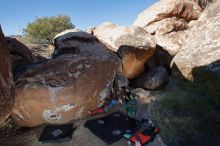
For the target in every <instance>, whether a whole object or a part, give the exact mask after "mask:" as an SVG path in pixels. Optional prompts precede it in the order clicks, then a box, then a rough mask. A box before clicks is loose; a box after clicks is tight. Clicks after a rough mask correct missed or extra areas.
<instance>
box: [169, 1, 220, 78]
mask: <svg viewBox="0 0 220 146" xmlns="http://www.w3.org/2000/svg"><path fill="white" fill-rule="evenodd" d="M219 7H220V2H219V1H216V2H213V3H212V4H210V5H209V6H208V7H207V8H206V9H205V10H204V11H203V13H202V14H201V16H200V18H199V20H198V21H197V22H196V24H195V25H194V27H193V28H192V29H191V30H190V31H189V32H188V38H187V40H186V41H185V43H184V45H183V46H182V49H181V51H180V52H179V53H178V54H177V55H176V56H175V58H174V59H173V63H175V64H176V66H177V67H178V69H179V70H180V71H181V73H182V74H183V75H184V76H185V77H186V78H189V79H192V78H193V75H192V70H193V69H194V68H196V67H201V66H207V65H209V64H211V63H214V62H216V61H219V59H220V38H219V36H220V15H219V14H220V9H219Z"/></svg>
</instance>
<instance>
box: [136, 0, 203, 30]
mask: <svg viewBox="0 0 220 146" xmlns="http://www.w3.org/2000/svg"><path fill="white" fill-rule="evenodd" d="M200 12H201V8H200V6H198V5H197V3H196V2H193V1H191V0H184V1H182V0H175V1H174V0H161V1H159V2H157V3H155V4H154V5H152V6H150V7H149V8H148V9H146V10H145V11H143V12H142V13H140V14H139V15H138V17H137V19H136V20H135V22H134V26H139V27H145V26H148V25H150V24H151V23H153V22H157V21H160V20H162V19H164V18H170V17H176V18H180V19H184V20H186V21H190V20H195V19H197V18H198V17H199V14H200Z"/></svg>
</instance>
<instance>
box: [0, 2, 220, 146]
mask: <svg viewBox="0 0 220 146" xmlns="http://www.w3.org/2000/svg"><path fill="white" fill-rule="evenodd" d="M219 7H220V1H218V0H213V1H212V0H184V1H183V0H175V1H174V0H160V1H158V2H156V3H155V4H153V5H152V6H150V7H149V8H147V9H146V10H144V11H143V12H141V13H140V14H139V15H138V16H137V18H136V20H135V21H134V23H133V26H129V27H126V26H120V25H117V24H113V23H111V22H104V23H102V24H101V25H99V26H97V27H94V28H92V29H88V30H86V31H82V30H78V29H71V30H66V31H64V32H62V33H60V34H57V36H55V37H54V47H53V46H50V47H48V48H47V47H44V46H39V45H36V44H27V43H26V42H24V41H22V40H21V39H19V38H12V37H4V35H3V32H2V31H0V52H1V55H0V60H1V61H0V67H1V70H0V77H1V80H0V125H1V124H2V123H4V121H6V119H10V120H11V121H13V123H14V124H15V125H16V126H19V127H34V126H38V125H41V124H45V123H52V124H61V123H66V122H70V121H71V120H75V119H81V118H83V117H86V116H88V113H87V111H88V110H91V109H95V108H97V107H98V105H99V104H100V103H101V102H102V101H103V99H105V98H107V97H109V96H110V94H111V92H114V93H116V94H117V93H120V91H121V87H122V86H120V85H119V83H120V82H123V81H127V79H128V80H129V83H125V84H124V85H123V86H129V87H130V88H131V89H135V88H143V89H145V90H149V91H150V92H152V93H155V92H157V93H159V94H160V93H161V94H163V93H164V92H163V91H174V90H176V91H177V90H178V91H179V90H182V91H187V94H186V95H187V96H188V95H189V96H191V95H192V94H191V93H190V92H191V91H189V90H187V87H186V86H180V85H179V84H174V83H173V82H178V83H179V82H181V83H182V81H184V82H187V83H188V82H189V84H187V86H188V87H191V85H192V84H193V86H200V87H201V89H204V88H203V85H205V87H207V88H205V90H206V91H207V92H205V93H212V94H207V96H210V97H213V98H212V101H209V100H207V102H205V105H207V103H208V105H207V106H211V107H210V108H213V111H212V112H214V113H215V112H217V111H219V110H220V108H219V104H218V103H220V102H219V101H220V100H219V99H218V98H219V97H217V96H218V95H220V94H218V93H219V90H217V89H216V88H215V87H219V86H220V84H219V82H217V81H219V79H220V9H219ZM13 77H14V79H13ZM174 78H175V79H174ZM197 81H198V82H197ZM206 81H208V82H209V83H208V84H206V83H207V82H206ZM210 81H212V82H211V83H210ZM215 81H216V82H215ZM116 83H118V84H116ZM197 83H198V84H197ZM210 84H212V85H215V86H214V87H213V86H209V85H210ZM209 87H212V89H209ZM184 88H185V89H184ZM193 89H194V87H193ZM182 91H181V92H178V95H177V96H179V95H180V94H182V93H183V92H182ZM166 93H167V92H166ZM169 93H171V94H169V95H168V96H170V97H174V96H176V95H175V94H176V92H175V94H173V93H174V92H169ZM200 93H203V92H200V90H199V89H198V92H197V88H196V91H195V92H194V91H193V95H194V94H195V96H196V100H195V99H194V98H192V100H195V101H197V102H199V103H200V102H203V98H201V100H200V98H199V97H200V95H199V94H200ZM117 95H118V96H119V95H120V94H117ZM164 95H165V94H164ZM203 95H204V94H202V96H203ZM197 97H198V98H197ZM165 99H166V98H161V101H163V102H160V98H159V99H158V100H159V102H158V104H160V106H159V107H158V106H154V107H152V110H151V114H152V119H154V121H155V123H157V124H161V125H162V124H163V126H161V125H158V126H159V127H160V126H161V127H160V128H161V133H162V137H163V138H164V139H165V142H166V143H167V144H169V145H181V144H180V143H181V142H182V143H183V144H185V145H189V144H192V143H187V142H186V141H187V138H186V139H183V140H182V139H181V140H179V139H178V138H179V137H180V136H181V135H178V134H176V133H175V134H176V137H175V135H174V136H173V137H170V138H169V137H168V138H167V137H166V132H171V131H172V130H174V131H178V127H172V126H171V127H169V126H170V125H169V124H167V123H166V122H167V121H168V123H169V120H170V119H168V120H167V117H169V116H170V115H172V114H174V113H176V111H175V110H176V109H178V108H176V107H178V104H179V103H181V104H182V101H181V100H180V101H178V102H176V99H177V98H175V97H174V98H172V99H171V100H167V101H166V100H165ZM185 99H188V98H184V102H185V103H186V105H189V103H190V101H188V100H185ZM205 99H207V98H205ZM178 100H179V99H178ZM164 102H165V103H167V102H169V104H174V103H175V105H173V106H172V108H171V110H170V109H169V112H170V113H163V112H161V111H165V110H166V108H167V107H169V104H168V105H167V104H163V103H164ZM213 103H214V104H213ZM162 105H167V106H162ZM186 105H183V106H184V107H185V108H182V109H181V110H180V111H179V112H182V113H183V111H182V110H184V109H187V106H186ZM196 106H198V105H197V104H195V105H193V107H196ZM161 107H163V108H161ZM196 108H197V107H196ZM201 108H203V107H201ZM155 109H156V111H155ZM193 109H194V108H191V110H193ZM146 112H147V111H146ZM155 113H156V114H155ZM188 113H189V115H188V116H189V117H190V116H193V117H192V119H193V120H192V121H191V123H194V122H197V121H195V120H194V118H195V115H196V114H190V113H191V111H189V112H188ZM207 113H208V114H207V115H208V117H209V116H210V113H211V112H210V113H209V112H207ZM162 114H163V115H162ZM166 114H168V115H169V116H168V115H166ZM207 115H206V116H207ZM181 116H183V115H179V117H178V116H175V118H176V121H174V124H176V123H175V122H177V121H178V118H180V119H181ZM184 116H185V115H184ZM156 117H157V118H156ZM158 117H161V118H163V119H161V118H158ZM177 117H178V118H177ZM169 118H170V117H169ZM171 118H172V116H171ZM164 120H165V122H163V121H164ZM181 120H183V119H181ZM206 120H207V119H206ZM186 123H187V121H186ZM194 124H195V123H194ZM189 125H190V124H189ZM218 126H219V125H218ZM218 126H217V127H218ZM203 127H204V126H203ZM175 128H177V129H175ZM181 130H182V132H183V133H184V132H186V131H184V130H183V129H180V131H181ZM195 131H196V130H195ZM187 134H189V133H187ZM191 134H192V133H191ZM191 134H189V136H191ZM167 135H169V134H167ZM203 136H204V135H202V134H199V136H198V137H199V138H198V137H196V138H195V139H193V140H192V141H193V142H195V143H193V144H195V145H198V143H197V141H199V139H201V137H203ZM215 136H216V135H214V136H213V137H215ZM186 137H187V136H186ZM171 138H174V139H175V140H173V141H172V139H171ZM207 139H208V140H209V137H208V138H207ZM204 143H205V142H204ZM204 143H203V144H204ZM216 143H217V142H216V141H214V142H213V144H216Z"/></svg>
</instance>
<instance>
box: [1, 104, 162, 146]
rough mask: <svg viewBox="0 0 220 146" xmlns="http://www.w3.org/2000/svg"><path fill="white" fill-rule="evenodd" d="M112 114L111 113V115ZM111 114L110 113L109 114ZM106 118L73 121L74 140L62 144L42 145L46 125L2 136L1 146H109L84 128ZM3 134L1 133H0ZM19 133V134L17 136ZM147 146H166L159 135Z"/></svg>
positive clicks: (143, 111) (143, 112)
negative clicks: (90, 120) (94, 120)
mask: <svg viewBox="0 0 220 146" xmlns="http://www.w3.org/2000/svg"><path fill="white" fill-rule="evenodd" d="M146 108H147V107H146V105H142V108H141V109H140V110H139V114H140V115H145V116H146ZM116 110H121V108H120V107H119V108H116V109H113V110H112V111H111V112H114V111H116ZM111 112H110V113H111ZM108 114H109V113H108ZM101 116H104V114H100V115H97V116H92V117H87V118H85V119H82V120H78V121H72V123H73V125H74V126H75V127H77V129H76V130H75V131H74V133H73V136H72V139H71V140H70V141H67V142H62V143H51V144H41V143H39V142H38V139H39V137H40V135H41V133H42V131H43V129H44V127H45V125H42V126H38V127H35V128H28V129H22V130H20V131H19V130H18V131H17V132H15V134H11V135H10V133H9V136H6V135H4V133H1V134H0V146H107V144H106V143H105V142H103V141H102V140H101V139H99V138H98V137H96V136H95V135H94V134H93V133H91V132H90V131H89V130H88V129H87V128H85V127H84V123H85V122H86V121H87V120H89V119H93V118H98V117H101ZM0 132H1V131H0ZM16 133H17V134H16ZM127 145H128V144H127V140H126V139H124V138H122V139H121V140H119V141H117V142H115V143H113V144H112V145H111V146H127ZM146 146H164V144H163V142H162V139H161V137H160V136H159V135H158V136H157V137H156V138H155V140H154V141H153V142H150V143H148V144H146Z"/></svg>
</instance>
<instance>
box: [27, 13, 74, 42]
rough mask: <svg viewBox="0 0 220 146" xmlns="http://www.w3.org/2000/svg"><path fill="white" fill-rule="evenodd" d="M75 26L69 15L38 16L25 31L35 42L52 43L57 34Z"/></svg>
mask: <svg viewBox="0 0 220 146" xmlns="http://www.w3.org/2000/svg"><path fill="white" fill-rule="evenodd" d="M74 27H75V26H74V25H73V24H72V22H71V20H70V17H69V16H67V15H63V16H62V15H59V16H53V17H41V18H36V19H35V20H34V21H33V22H31V23H29V24H28V25H27V27H26V28H25V29H24V30H23V31H24V34H25V35H26V36H27V37H28V39H30V41H31V42H33V43H40V44H52V40H53V38H54V37H55V35H56V34H58V33H60V32H62V31H64V30H66V29H72V28H74Z"/></svg>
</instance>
